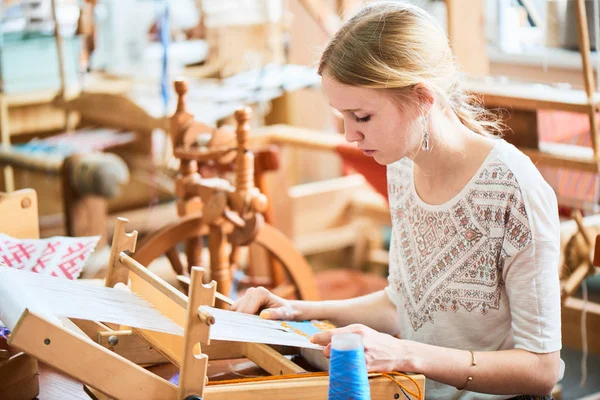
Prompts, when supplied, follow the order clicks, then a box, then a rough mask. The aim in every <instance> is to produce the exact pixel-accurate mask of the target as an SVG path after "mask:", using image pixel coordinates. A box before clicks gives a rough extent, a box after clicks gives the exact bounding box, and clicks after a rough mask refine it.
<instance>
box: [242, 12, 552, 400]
mask: <svg viewBox="0 0 600 400" xmlns="http://www.w3.org/2000/svg"><path fill="white" fill-rule="evenodd" d="M319 73H320V75H321V76H322V83H323V88H324V91H325V93H326V95H327V98H328V99H329V102H330V104H331V105H332V106H333V107H334V108H336V109H337V110H339V111H340V112H341V113H342V115H343V116H344V124H345V137H346V140H348V141H349V142H353V143H356V144H357V146H358V147H359V148H360V149H362V150H363V151H364V153H365V154H366V155H367V156H370V157H373V158H374V159H375V160H376V161H377V162H378V163H380V164H384V165H387V179H388V191H389V202H390V210H391V215H392V226H393V229H392V230H393V232H392V242H391V248H390V260H389V262H390V274H389V278H388V281H389V285H388V287H387V288H386V290H384V291H381V292H377V293H373V294H371V295H367V296H364V297H360V298H356V299H351V300H341V301H327V302H302V301H288V300H284V299H281V298H279V297H277V296H275V295H273V294H271V293H270V292H268V291H267V290H265V289H263V288H258V289H252V290H249V291H248V292H247V294H246V295H245V296H244V297H242V298H241V299H240V300H238V301H237V302H236V303H235V304H234V305H233V309H234V310H236V311H239V312H245V313H257V312H259V311H261V310H262V312H261V316H262V317H264V318H271V319H295V320H310V319H328V320H330V321H332V322H333V323H335V324H336V325H337V326H340V327H343V328H339V329H336V330H333V331H329V332H325V333H321V334H317V335H315V336H313V338H312V339H311V340H313V341H314V342H315V343H318V344H321V345H325V346H327V347H326V349H325V354H326V355H329V352H330V350H329V349H330V348H329V343H330V339H331V336H332V335H333V334H335V333H339V332H346V331H352V332H358V333H360V334H361V335H362V337H363V341H364V345H365V353H366V360H367V367H368V369H369V370H370V371H410V372H417V373H422V374H424V375H425V376H426V377H427V378H428V380H427V388H426V393H427V398H432V399H451V398H460V399H484V398H485V399H488V398H493V399H506V398H513V397H515V396H520V397H517V398H535V397H534V396H539V397H541V398H551V396H550V395H549V393H551V391H552V388H553V387H554V385H555V384H556V382H557V381H558V380H559V378H560V375H561V374H562V372H561V370H562V361H561V360H560V355H559V351H560V349H561V329H560V290H559V281H558V259H559V251H560V249H559V220H558V206H557V202H556V196H555V194H554V192H553V190H552V189H551V188H550V187H549V186H548V185H547V183H546V182H545V181H544V180H543V178H542V177H541V175H540V174H539V172H538V171H537V169H536V168H535V166H534V165H533V164H532V163H531V161H530V160H529V158H527V157H526V156H524V155H523V154H522V153H521V152H519V151H518V150H517V149H516V148H515V147H513V146H512V145H510V144H508V143H507V142H505V141H504V140H502V139H498V138H496V137H494V136H493V135H492V134H493V133H494V132H495V131H496V130H497V129H496V128H497V125H496V124H495V123H494V122H493V120H490V119H489V117H488V116H487V115H486V114H485V112H484V111H483V110H482V109H480V108H478V107H477V106H475V105H473V103H472V102H471V101H470V100H469V99H468V97H467V96H466V95H465V94H464V93H463V92H461V89H460V84H459V83H460V82H459V77H458V72H457V70H456V65H455V62H454V59H453V56H452V54H451V51H450V48H449V45H448V40H447V38H446V36H445V33H444V32H443V30H442V29H441V28H440V27H439V25H438V24H437V23H436V21H435V20H434V19H433V18H432V17H431V16H430V15H428V14H427V13H425V12H424V11H422V10H421V9H419V8H417V7H414V6H410V5H407V4H404V3H401V2H375V3H371V4H370V5H368V6H366V7H365V8H363V9H362V10H361V11H360V12H358V14H356V15H355V16H354V17H353V18H351V19H350V20H349V21H348V22H347V23H346V24H344V26H343V27H342V28H341V29H340V31H339V32H337V34H336V35H335V37H334V38H333V39H332V40H331V42H330V43H329V44H328V46H327V47H326V49H325V51H324V53H323V55H322V58H321V61H320V66H319ZM398 337H399V338H398Z"/></svg>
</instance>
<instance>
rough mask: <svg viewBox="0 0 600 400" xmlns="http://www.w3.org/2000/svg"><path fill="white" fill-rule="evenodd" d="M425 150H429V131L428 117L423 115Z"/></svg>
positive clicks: (422, 146)
mask: <svg viewBox="0 0 600 400" xmlns="http://www.w3.org/2000/svg"><path fill="white" fill-rule="evenodd" d="M421 149H423V151H429V131H428V130H427V117H423V144H422V145H421Z"/></svg>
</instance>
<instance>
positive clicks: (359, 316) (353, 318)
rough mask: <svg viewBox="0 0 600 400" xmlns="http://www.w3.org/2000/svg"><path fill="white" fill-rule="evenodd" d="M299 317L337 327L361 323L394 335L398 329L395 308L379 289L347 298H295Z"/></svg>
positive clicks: (294, 306) (295, 307)
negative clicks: (306, 299) (298, 299)
mask: <svg viewBox="0 0 600 400" xmlns="http://www.w3.org/2000/svg"><path fill="white" fill-rule="evenodd" d="M293 308H294V309H296V310H298V311H299V313H300V317H299V318H298V319H303V320H312V319H327V320H329V321H331V323H333V324H334V325H336V326H338V327H342V326H347V325H350V324H363V325H366V326H368V327H370V328H372V329H375V330H377V331H379V332H383V333H388V334H390V335H396V334H397V333H398V332H399V326H398V314H397V312H396V307H395V306H394V304H393V303H392V302H391V301H390V299H389V298H388V296H387V295H386V293H385V292H384V291H383V290H381V291H379V292H375V293H371V294H368V295H366V296H361V297H356V298H353V299H347V300H329V301H318V302H317V301H294V302H293Z"/></svg>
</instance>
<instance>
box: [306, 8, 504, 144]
mask: <svg viewBox="0 0 600 400" xmlns="http://www.w3.org/2000/svg"><path fill="white" fill-rule="evenodd" d="M318 71H319V74H320V75H323V74H327V75H328V76H330V77H331V78H333V79H335V80H336V81H338V82H340V83H342V84H346V85H352V86H361V87H365V88H371V89H392V90H394V91H397V92H399V93H402V92H404V93H405V92H406V91H405V89H407V88H411V87H413V86H414V85H416V84H418V83H425V84H427V85H428V86H429V87H430V88H432V89H433V90H434V91H435V92H436V94H438V95H439V96H441V99H442V100H443V101H444V102H445V104H447V105H448V106H450V107H451V108H452V110H453V111H454V113H455V114H456V115H457V116H458V118H459V119H460V121H461V122H462V123H463V124H464V125H465V126H467V127H468V128H469V129H471V130H472V131H474V132H477V133H480V134H482V135H486V136H488V135H492V134H497V133H500V132H501V128H500V124H499V122H498V120H497V118H496V116H495V115H494V114H492V113H491V112H489V111H488V110H486V109H484V108H483V107H481V105H480V104H479V100H478V99H477V98H476V97H474V96H472V95H469V94H467V93H465V92H464V91H463V90H462V89H461V87H460V81H461V78H460V73H459V71H458V68H457V65H456V61H455V60H454V56H453V55H452V51H451V50H450V45H449V43H448V37H447V36H446V33H445V32H444V30H443V28H442V27H441V26H440V25H439V24H438V22H437V21H436V20H435V19H434V17H432V16H431V15H430V14H428V13H427V12H425V11H424V10H422V9H421V8H419V7H416V6H413V5H410V4H406V3H404V2H399V1H376V2H373V3H370V4H368V5H366V6H365V7H363V8H362V9H361V10H360V11H359V12H358V13H357V14H355V15H354V16H353V17H352V18H350V19H349V20H348V21H347V22H346V23H345V24H344V25H343V26H342V27H341V28H340V30H339V31H338V32H337V33H336V34H335V35H334V37H333V38H332V39H331V40H330V42H329V43H328V44H327V47H326V48H325V51H324V52H323V54H322V56H321V61H320V63H319V69H318Z"/></svg>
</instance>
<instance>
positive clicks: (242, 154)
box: [233, 107, 254, 213]
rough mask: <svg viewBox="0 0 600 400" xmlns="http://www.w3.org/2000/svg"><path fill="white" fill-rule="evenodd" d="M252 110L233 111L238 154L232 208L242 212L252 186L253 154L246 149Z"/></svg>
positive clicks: (246, 108) (247, 108) (244, 108)
mask: <svg viewBox="0 0 600 400" xmlns="http://www.w3.org/2000/svg"><path fill="white" fill-rule="evenodd" d="M251 116H252V110H251V109H250V108H249V107H243V108H240V109H238V110H237V111H236V112H235V119H236V122H237V127H236V130H235V133H236V136H237V142H238V150H237V152H238V155H237V159H236V168H235V172H236V182H235V188H236V194H237V196H236V200H237V201H235V204H233V206H234V209H235V210H236V211H237V212H239V213H243V212H244V210H245V208H246V204H247V203H248V199H247V197H248V194H249V193H250V191H251V189H252V188H253V187H254V154H253V153H252V152H250V151H248V143H249V139H250V138H249V136H250V124H249V121H250V118H251Z"/></svg>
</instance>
